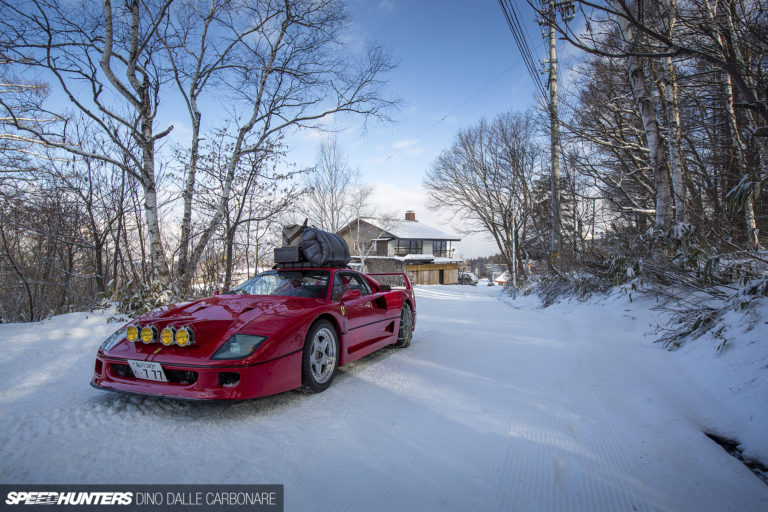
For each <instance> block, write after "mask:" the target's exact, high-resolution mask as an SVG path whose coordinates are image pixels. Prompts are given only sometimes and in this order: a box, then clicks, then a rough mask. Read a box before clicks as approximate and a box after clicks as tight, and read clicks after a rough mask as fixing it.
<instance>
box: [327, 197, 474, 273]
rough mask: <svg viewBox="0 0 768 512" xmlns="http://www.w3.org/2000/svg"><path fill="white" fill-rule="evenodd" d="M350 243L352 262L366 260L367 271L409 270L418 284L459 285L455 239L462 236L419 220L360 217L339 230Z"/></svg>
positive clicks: (409, 213)
mask: <svg viewBox="0 0 768 512" xmlns="http://www.w3.org/2000/svg"><path fill="white" fill-rule="evenodd" d="M337 234H338V235H339V236H341V237H342V238H344V240H346V241H347V244H348V245H349V248H350V252H351V254H352V261H353V262H357V263H361V262H362V261H363V260H364V261H365V269H364V270H365V271H367V272H407V273H408V278H409V279H410V280H411V282H412V283H415V284H457V283H458V282H459V264H460V263H461V262H462V260H460V259H455V258H454V251H455V249H454V248H453V242H458V241H460V240H461V238H459V237H457V236H456V235H453V234H449V233H445V232H443V231H440V230H439V229H437V228H433V227H431V226H427V225H425V224H422V223H421V222H419V221H417V220H416V213H415V212H413V211H412V210H409V211H407V212H405V218H403V219H400V220H387V219H380V218H375V217H360V218H359V219H355V220H353V221H352V222H350V223H349V224H348V225H347V226H345V227H343V228H342V229H341V230H339V231H338V233H337Z"/></svg>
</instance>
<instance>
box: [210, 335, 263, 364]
mask: <svg viewBox="0 0 768 512" xmlns="http://www.w3.org/2000/svg"><path fill="white" fill-rule="evenodd" d="M266 339H267V337H266V336H253V335H251V334H235V335H234V336H232V337H231V338H229V339H228V340H227V341H226V343H224V344H223V345H222V346H221V347H219V350H217V351H216V353H215V354H213V356H212V357H211V359H243V358H245V357H248V356H249V355H251V354H253V352H254V350H256V349H257V348H259V345H261V344H262V343H263V342H264V340H266Z"/></svg>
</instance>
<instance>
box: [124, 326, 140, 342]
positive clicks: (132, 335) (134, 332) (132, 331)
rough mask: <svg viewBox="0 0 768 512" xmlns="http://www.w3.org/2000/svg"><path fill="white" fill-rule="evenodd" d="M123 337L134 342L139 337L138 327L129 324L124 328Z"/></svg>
mask: <svg viewBox="0 0 768 512" xmlns="http://www.w3.org/2000/svg"><path fill="white" fill-rule="evenodd" d="M125 337H126V338H128V341H130V342H131V343H136V340H138V339H139V328H138V327H136V326H135V325H131V326H129V327H128V329H126V330H125Z"/></svg>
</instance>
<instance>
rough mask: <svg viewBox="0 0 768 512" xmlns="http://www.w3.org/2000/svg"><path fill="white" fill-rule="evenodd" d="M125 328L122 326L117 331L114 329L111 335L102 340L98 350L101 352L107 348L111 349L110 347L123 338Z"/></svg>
mask: <svg viewBox="0 0 768 512" xmlns="http://www.w3.org/2000/svg"><path fill="white" fill-rule="evenodd" d="M126 330H127V329H126V328H125V327H123V328H122V329H120V330H119V331H115V332H114V333H113V334H112V336H110V337H109V338H107V339H106V340H104V343H102V344H101V347H99V350H101V351H102V352H106V351H107V350H111V349H112V347H114V346H115V345H117V344H118V343H120V342H121V341H122V340H123V339H124V338H125V333H126Z"/></svg>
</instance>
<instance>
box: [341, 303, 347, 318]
mask: <svg viewBox="0 0 768 512" xmlns="http://www.w3.org/2000/svg"><path fill="white" fill-rule="evenodd" d="M346 314H347V311H346V309H344V304H342V305H341V316H344V315H346Z"/></svg>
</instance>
